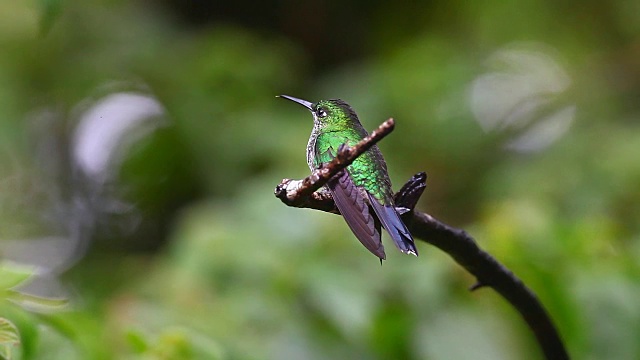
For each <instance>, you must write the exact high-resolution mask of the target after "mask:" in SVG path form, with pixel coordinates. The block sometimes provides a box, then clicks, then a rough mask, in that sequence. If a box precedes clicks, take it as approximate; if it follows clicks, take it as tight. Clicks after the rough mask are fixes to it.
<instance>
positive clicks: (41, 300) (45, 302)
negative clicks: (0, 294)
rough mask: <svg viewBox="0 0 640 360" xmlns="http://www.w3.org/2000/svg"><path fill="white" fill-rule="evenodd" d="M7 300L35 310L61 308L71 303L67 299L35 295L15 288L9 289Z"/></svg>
mask: <svg viewBox="0 0 640 360" xmlns="http://www.w3.org/2000/svg"><path fill="white" fill-rule="evenodd" d="M7 300H10V301H12V302H14V303H16V304H18V305H20V306H22V307H24V308H27V309H30V310H35V311H52V310H60V309H61V308H64V307H65V306H67V305H68V304H69V300H67V299H62V298H47V297H41V296H35V295H30V294H25V293H21V292H19V291H15V290H9V291H7Z"/></svg>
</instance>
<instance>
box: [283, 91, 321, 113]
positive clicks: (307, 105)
mask: <svg viewBox="0 0 640 360" xmlns="http://www.w3.org/2000/svg"><path fill="white" fill-rule="evenodd" d="M277 97H281V98H284V99H287V100H291V101H293V102H295V103H298V104H300V105H302V106H304V107H306V108H307V109H309V110H311V111H313V103H310V102H308V101H307V100H302V99H298V98H294V97H293V96H289V95H279V96H277Z"/></svg>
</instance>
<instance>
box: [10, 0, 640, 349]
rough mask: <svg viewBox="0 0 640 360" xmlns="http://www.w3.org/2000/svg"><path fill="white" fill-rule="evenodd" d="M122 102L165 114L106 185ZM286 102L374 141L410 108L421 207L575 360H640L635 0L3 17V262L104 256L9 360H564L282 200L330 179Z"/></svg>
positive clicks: (433, 258) (421, 264) (639, 69)
mask: <svg viewBox="0 0 640 360" xmlns="http://www.w3.org/2000/svg"><path fill="white" fill-rule="evenodd" d="M119 93H136V94H142V95H144V96H147V97H149V98H151V99H155V101H157V103H158V104H160V106H161V109H162V114H161V115H160V116H156V117H154V118H153V119H149V120H148V121H149V123H150V124H155V125H153V126H152V128H151V131H147V132H143V133H140V134H141V135H140V134H139V136H133V135H134V133H136V134H138V133H137V132H135V131H131V132H130V133H129V134H128V135H131V139H128V138H127V136H124V137H123V138H122V139H120V141H121V142H118V145H117V146H116V149H117V150H118V151H117V156H116V155H114V159H115V160H113V162H112V163H111V164H110V166H109V167H108V168H107V169H106V170H105V174H107V176H106V180H104V181H102V182H96V181H95V179H92V178H90V177H88V176H85V175H83V174H82V171H81V170H82V169H79V166H78V164H77V163H76V162H75V161H74V156H73V154H74V146H75V145H76V143H75V141H76V140H77V139H76V138H75V137H74V136H76V130H77V129H78V125H79V124H80V122H81V120H82V119H83V114H86V113H87V111H89V109H91V108H92V107H93V106H95V105H96V104H98V103H100V102H101V101H102V100H104V99H106V98H107V97H108V96H110V95H113V94H119ZM278 94H288V95H292V96H296V97H300V98H303V99H306V100H310V101H317V100H319V99H323V98H338V97H339V98H342V99H344V100H346V101H347V102H349V103H350V104H351V105H352V106H353V107H354V108H355V109H356V111H358V114H359V116H360V118H361V120H362V123H363V125H364V126H365V128H367V129H373V128H375V127H376V126H377V125H378V124H379V123H381V122H382V121H384V120H385V119H386V118H388V117H390V116H393V117H394V118H395V119H396V129H395V131H394V132H393V133H392V134H391V135H390V136H389V137H387V138H385V139H384V140H383V141H382V143H381V144H380V148H381V150H382V152H383V153H384V154H385V157H386V160H387V163H388V166H389V170H390V175H391V179H392V181H393V183H394V187H395V189H398V188H399V187H400V186H401V185H402V184H403V183H404V181H406V180H407V179H408V178H409V177H410V176H412V175H413V174H414V173H416V172H418V171H426V172H427V173H428V176H429V179H428V188H427V191H426V193H425V195H424V196H423V199H422V201H421V203H420V204H419V206H418V207H419V209H420V210H422V211H425V212H428V213H430V214H432V215H433V216H435V217H437V218H439V219H441V220H443V221H445V222H446V223H448V224H451V225H453V226H456V227H460V228H463V229H465V230H466V231H468V232H469V233H470V234H472V235H473V236H474V237H475V238H476V239H477V241H478V242H479V244H480V245H481V246H482V247H483V248H484V249H486V250H487V251H489V252H490V253H491V254H493V255H494V256H495V257H496V258H497V259H498V260H499V261H501V262H502V263H503V264H505V265H506V266H507V267H509V268H510V269H511V270H512V271H514V272H515V274H517V275H518V276H519V277H521V278H522V279H523V281H524V282H525V283H526V284H528V285H529V286H530V288H532V290H533V291H535V292H536V293H537V294H538V296H539V297H540V299H541V300H542V302H543V304H544V305H545V306H546V307H547V309H548V311H549V312H550V314H551V316H552V318H553V319H554V321H555V323H556V325H557V326H558V328H559V330H560V332H561V334H562V336H563V338H564V340H565V342H566V345H567V347H568V350H569V352H570V353H571V355H572V357H573V358H575V359H636V358H639V357H640V305H639V304H640V300H639V299H640V265H639V263H640V261H639V260H640V221H639V217H640V206H639V205H638V203H639V202H640V100H639V99H640V2H637V1H625V0H614V1H609V2H603V1H590V0H589V1H573V0H568V1H561V2H558V1H528V0H521V1H496V0H493V1H480V2H463V1H426V2H417V3H416V2H409V1H394V2H385V1H366V2H365V1H351V2H342V1H331V0H326V1H302V2H295V1H272V2H269V1H265V2H258V1H255V2H238V3H237V4H218V3H217V2H210V3H209V2H205V1H191V2H180V1H169V0H167V1H142V0H140V1H116V0H111V1H108V0H102V1H100V0H89V1H72V0H68V1H61V0H39V1H35V0H24V1H9V0H4V1H0V251H1V252H3V253H5V255H6V256H4V257H6V258H9V259H11V256H10V255H12V256H13V255H15V254H18V255H20V256H24V257H29V256H30V255H33V254H35V253H38V252H39V253H43V254H44V256H43V259H44V260H42V259H40V260H39V261H44V262H46V259H49V258H52V257H55V256H57V255H56V254H57V253H56V252H55V251H53V250H51V251H49V250H47V251H43V250H42V247H40V246H39V245H28V246H25V248H24V250H22V251H18V252H16V251H15V250H6V249H7V247H3V246H2V244H13V245H12V246H13V248H14V249H15V244H16V243H20V244H33V243H34V240H38V241H43V242H45V243H48V241H51V242H52V241H53V240H52V239H53V238H56V239H62V240H61V241H63V242H64V241H67V240H68V241H70V240H69V239H72V240H73V239H80V242H81V243H82V244H83V245H80V246H79V248H76V249H72V250H68V249H67V250H65V251H63V252H64V253H66V254H68V255H69V256H67V257H66V258H65V260H64V261H63V264H62V265H60V266H57V267H56V268H55V269H56V270H55V271H54V272H53V274H52V275H50V276H49V277H46V278H45V279H40V280H41V281H42V283H44V285H42V286H39V287H35V286H34V287H33V288H32V290H29V289H27V288H25V289H24V290H23V291H24V292H25V293H30V291H33V292H34V293H38V292H41V293H43V292H44V294H43V295H46V296H49V297H56V296H63V297H65V298H67V299H68V300H69V305H68V306H67V307H66V308H65V309H63V310H58V311H46V312H41V311H29V310H27V309H24V308H23V307H19V306H15V304H13V303H10V302H8V301H7V300H6V299H4V298H0V301H2V305H0V317H5V318H7V319H9V320H11V321H12V322H13V323H15V324H16V325H17V326H18V328H19V330H20V332H21V335H22V345H21V346H14V347H10V350H9V352H11V353H12V354H13V356H14V357H15V358H18V359H19V358H24V359H112V358H116V359H138V358H141V359H189V358H193V359H341V358H353V359H539V358H541V352H540V350H539V349H538V348H537V346H536V344H535V342H534V339H533V337H532V334H531V333H530V332H529V330H528V329H527V328H526V326H525V325H524V324H523V321H522V320H521V319H520V318H519V316H518V314H517V313H516V312H515V311H514V310H513V309H512V308H510V307H509V306H508V305H507V304H506V303H505V301H504V300H503V299H501V298H500V297H498V296H497V295H496V294H495V293H494V292H493V291H492V290H490V289H481V290H478V291H476V292H473V293H470V292H468V291H467V288H468V286H470V285H472V284H473V282H474V279H473V278H472V277H471V276H470V275H469V274H467V273H465V272H464V271H463V270H462V269H461V268H460V267H459V266H458V265H456V264H455V263H454V262H453V261H452V260H451V259H450V258H449V257H448V256H447V255H446V254H443V253H441V252H440V251H439V250H437V249H435V248H433V247H431V246H428V245H426V244H424V243H420V244H419V245H418V247H419V251H420V257H418V258H414V257H409V256H404V255H402V254H399V253H398V252H396V251H394V248H393V247H392V246H391V244H390V243H389V242H388V241H387V242H386V244H387V254H388V261H386V262H385V263H384V265H383V266H380V264H379V262H378V260H377V259H376V258H375V257H373V256H372V255H371V254H369V253H368V252H367V251H366V250H365V249H364V248H363V247H362V246H361V245H360V244H359V243H358V241H357V240H356V239H355V238H354V236H353V235H352V234H351V233H350V231H349V229H348V227H347V226H346V225H345V224H344V222H343V221H342V219H340V218H339V217H337V216H335V215H330V214H325V213H321V212H317V211H312V210H300V209H293V208H288V207H286V206H284V205H283V204H281V203H280V201H279V200H278V199H276V198H275V197H274V196H273V189H274V187H275V185H277V184H278V183H279V182H280V180H281V179H282V178H302V177H304V176H306V175H307V174H308V169H307V166H306V163H305V147H306V143H307V139H308V136H309V132H310V130H311V126H312V119H311V116H310V114H309V113H308V112H307V111H305V110H304V109H302V108H300V107H299V106H296V105H294V104H291V103H288V102H286V101H284V100H281V99H276V98H275V97H274V96H275V95H278ZM103 115H104V116H103V118H104V119H103V120H104V121H105V122H106V123H109V122H112V121H114V119H115V118H116V117H117V116H118V114H115V113H111V112H105V113H104V114H103ZM98 134H100V133H99V132H98ZM104 151H107V150H106V149H105V150H104ZM114 151H115V150H114ZM114 153H115V152H114ZM65 239H66V240H65ZM7 246H8V245H7ZM54 248H56V249H57V248H58V247H57V246H54ZM3 249H4V250H3ZM38 249H40V250H38ZM61 251H62V250H61ZM54 283H55V284H57V286H58V287H59V288H58V290H55V291H54V290H50V289H49V288H48V287H47V286H46V284H54ZM47 289H49V291H48V292H47Z"/></svg>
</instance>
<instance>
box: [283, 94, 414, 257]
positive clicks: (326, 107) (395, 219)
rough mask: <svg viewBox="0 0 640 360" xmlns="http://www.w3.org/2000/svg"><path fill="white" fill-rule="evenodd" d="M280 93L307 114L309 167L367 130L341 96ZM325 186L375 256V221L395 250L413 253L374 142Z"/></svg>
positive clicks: (379, 248) (378, 251)
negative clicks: (312, 99)
mask: <svg viewBox="0 0 640 360" xmlns="http://www.w3.org/2000/svg"><path fill="white" fill-rule="evenodd" d="M280 97H282V98H285V99H287V100H291V101H293V102H295V103H298V104H300V105H302V106H304V107H305V108H307V109H308V110H309V111H311V114H312V115H313V130H312V131H311V136H310V137H309V142H308V144H307V164H308V165H309V169H311V171H314V170H316V169H318V168H319V167H321V166H322V165H323V164H325V163H328V162H329V161H331V160H332V159H333V158H334V157H335V156H336V155H337V153H338V149H339V148H340V146H342V144H345V145H347V146H354V145H355V144H357V143H358V142H359V141H360V140H362V139H363V138H364V137H366V136H367V135H368V133H367V131H366V130H365V129H364V127H363V126H362V124H361V123H360V120H359V119H358V115H356V112H355V111H354V110H353V109H352V108H351V106H349V104H347V103H346V102H344V101H343V100H341V99H331V100H320V101H318V102H316V103H311V102H309V101H306V100H302V99H298V98H295V97H293V96H288V95H280ZM325 186H326V188H327V189H328V190H329V192H330V193H331V195H332V196H333V200H334V202H335V204H336V207H337V208H338V210H340V213H341V214H342V216H343V218H344V219H345V221H346V222H347V225H349V228H351V231H352V232H353V233H354V235H355V236H356V238H358V240H359V241H360V242H361V243H362V245H364V247H365V248H367V250H369V251H370V252H371V253H372V254H374V255H376V256H377V257H378V258H380V261H381V262H382V260H384V259H385V258H386V255H385V252H384V246H383V245H382V241H381V238H380V228H381V226H382V227H384V229H385V230H386V231H387V233H389V235H390V236H391V239H392V240H393V242H394V243H395V245H396V247H397V248H398V249H399V250H400V251H401V252H403V253H405V254H413V255H415V256H418V250H417V249H416V246H415V244H414V241H413V237H412V236H411V233H410V232H409V230H408V229H407V227H406V225H405V224H404V223H403V222H402V220H401V219H400V215H399V214H398V212H397V211H396V208H395V204H394V202H393V192H392V190H391V180H389V174H388V173H387V164H386V163H385V161H384V158H383V157H382V153H381V152H380V149H379V148H378V146H377V145H374V146H372V147H371V148H370V149H369V150H367V151H366V152H364V153H363V154H362V155H360V156H359V157H358V158H356V159H355V160H354V161H353V163H352V164H351V165H349V166H348V167H347V168H346V169H344V170H342V171H341V172H339V173H338V174H336V175H335V176H334V177H333V178H331V180H329V182H327V185H325Z"/></svg>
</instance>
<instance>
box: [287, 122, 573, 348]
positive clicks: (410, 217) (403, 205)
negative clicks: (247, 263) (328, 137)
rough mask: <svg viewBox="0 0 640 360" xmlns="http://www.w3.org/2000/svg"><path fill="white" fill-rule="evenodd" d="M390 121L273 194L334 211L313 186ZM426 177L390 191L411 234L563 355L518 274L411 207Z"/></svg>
mask: <svg viewBox="0 0 640 360" xmlns="http://www.w3.org/2000/svg"><path fill="white" fill-rule="evenodd" d="M393 125H394V124H393V119H389V120H387V121H386V122H384V123H383V124H382V125H381V126H380V127H379V128H378V129H377V130H376V131H374V132H372V133H371V135H370V136H369V137H367V138H365V139H363V140H362V141H361V142H359V143H358V144H357V145H355V146H354V147H352V148H347V147H346V146H344V147H342V148H341V149H340V151H339V152H338V156H337V157H336V159H334V161H332V162H331V163H329V164H328V165H327V166H325V167H323V168H321V169H318V170H316V171H314V172H313V173H312V174H311V175H310V176H309V177H307V178H305V179H303V180H290V179H284V180H283V181H282V182H281V183H280V184H279V185H278V186H277V187H276V190H275V195H276V197H278V198H279V199H280V200H282V202H284V203H285V204H287V205H289V206H294V207H301V208H311V209H317V210H321V211H326V212H330V213H334V214H339V212H338V210H337V208H336V206H335V204H334V202H333V198H332V197H331V194H330V193H329V192H328V191H325V190H324V189H321V190H320V191H317V192H314V191H316V190H318V189H319V188H320V187H321V186H322V185H324V184H326V182H327V181H328V180H329V179H331V177H333V176H334V175H335V174H337V173H338V172H340V171H341V170H342V169H344V168H345V167H347V166H349V165H350V164H351V162H353V160H355V158H357V157H358V156H359V155H360V154H362V153H363V152H365V151H366V150H367V149H369V148H370V147H371V146H373V144H375V143H376V142H378V141H380V140H381V139H382V138H383V137H384V136H386V135H387V134H388V133H390V132H391V131H392V130H393ZM426 179H427V175H426V174H425V173H418V174H416V175H414V176H413V177H412V178H411V179H410V180H409V181H408V182H407V183H406V184H405V185H404V186H403V187H402V188H401V189H400V191H398V193H396V194H395V197H394V199H395V202H396V209H397V210H398V211H399V212H400V213H401V214H402V219H403V221H405V223H406V224H407V227H408V228H409V230H410V231H411V233H412V234H413V236H414V237H415V238H418V239H420V240H423V241H425V242H427V243H429V244H431V245H433V246H435V247H437V248H439V249H440V250H442V251H444V252H446V253H447V254H448V255H449V256H451V257H452V258H453V259H454V260H455V261H456V262H457V263H458V264H459V265H460V266H462V267H463V268H465V269H466V270H467V271H468V272H469V273H471V274H472V275H474V276H475V277H476V279H477V282H476V283H475V284H474V285H472V286H471V287H470V288H469V290H470V291H474V290H477V289H480V288H483V287H491V288H493V289H494V290H495V291H496V292H497V293H499V294H500V295H501V296H502V297H504V298H505V299H506V300H507V301H508V302H509V303H510V304H511V305H512V306H513V307H514V308H515V309H516V310H517V311H518V312H519V313H520V315H521V316H522V317H523V318H524V320H525V321H526V323H527V325H528V326H529V328H530V329H531V331H533V333H534V335H535V337H536V339H537V340H538V344H539V345H540V347H541V349H542V351H543V353H544V354H545V357H546V358H547V359H569V355H568V353H567V351H566V349H565V347H564V344H563V343H562V340H561V338H560V334H559V333H558V331H557V329H556V328H555V326H554V325H553V321H552V320H551V317H550V316H549V314H548V313H547V312H546V310H545V309H544V307H543V306H542V304H541V303H540V301H539V300H538V298H537V296H536V295H535V294H534V293H533V292H532V291H531V290H530V289H529V288H527V286H526V285H525V284H524V283H523V282H522V281H521V280H520V279H519V278H518V277H516V276H515V275H514V274H513V273H512V272H511V271H510V270H509V269H507V268H506V267H504V266H503V265H502V264H500V263H499V262H498V261H497V260H496V259H495V258H494V257H492V256H491V255H490V254H489V253H487V252H485V251H484V250H482V249H481V248H480V247H479V246H478V244H477V243H476V241H475V240H474V239H473V238H472V237H471V236H469V234H467V233H466V232H465V231H464V230H460V229H456V228H453V227H451V226H449V225H446V224H444V223H442V222H440V221H438V220H436V219H435V218H434V217H432V216H431V215H429V214H426V213H422V212H419V211H415V210H414V208H415V206H416V204H417V203H418V200H419V199H420V196H421V195H422V193H423V192H424V190H425V188H426Z"/></svg>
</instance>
